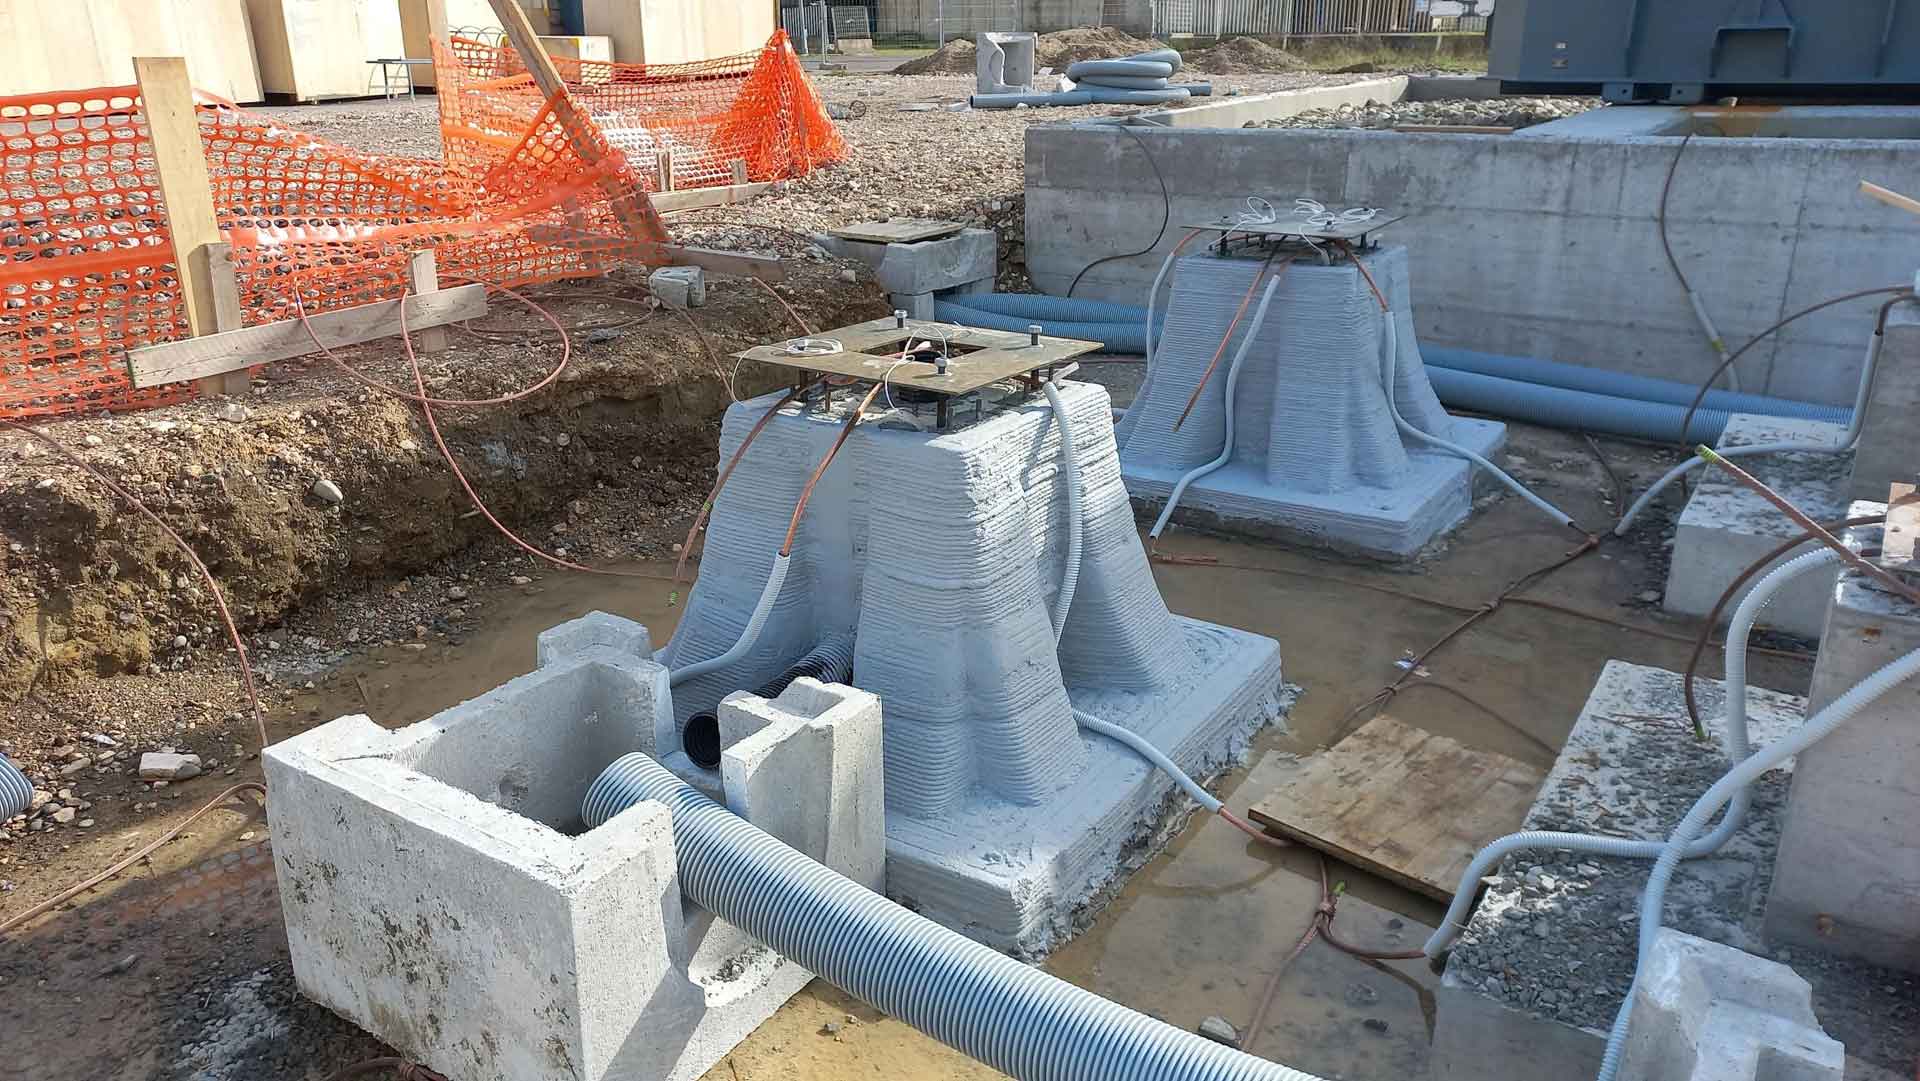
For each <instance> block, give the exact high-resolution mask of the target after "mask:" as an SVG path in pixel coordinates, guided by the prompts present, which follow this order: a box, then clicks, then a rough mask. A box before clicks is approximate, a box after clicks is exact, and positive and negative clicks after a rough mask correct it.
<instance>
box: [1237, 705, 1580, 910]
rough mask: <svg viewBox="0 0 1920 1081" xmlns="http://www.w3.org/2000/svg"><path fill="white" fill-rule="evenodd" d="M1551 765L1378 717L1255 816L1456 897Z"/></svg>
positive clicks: (1397, 878)
mask: <svg viewBox="0 0 1920 1081" xmlns="http://www.w3.org/2000/svg"><path fill="white" fill-rule="evenodd" d="M1545 779H1546V771H1545V770H1543V769H1540V768H1538V767H1535V766H1530V765H1527V764H1526V763H1525V762H1519V761H1515V760H1514V759H1511V758H1508V757H1507V756H1505V755H1501V754H1495V753H1493V752H1491V751H1479V750H1475V749H1473V748H1471V747H1468V746H1466V745H1465V744H1463V743H1460V742H1458V741H1456V740H1451V739H1448V738H1446V737H1445V736H1436V735H1434V734H1433V733H1431V732H1426V731H1422V730H1421V729H1418V728H1414V727H1411V726H1409V725H1405V724H1402V723H1400V722H1399V721H1396V720H1394V719H1393V718H1392V717H1389V716H1386V715H1384V714H1383V715H1381V716H1379V717H1375V718H1374V719H1373V720H1371V721H1368V722H1367V723H1366V724H1364V725H1361V726H1360V729H1359V730H1358V731H1356V732H1354V733H1353V735H1351V736H1348V737H1347V738H1346V739H1343V740H1341V741H1340V742H1339V743H1338V744H1337V745H1335V746H1334V747H1333V748H1332V749H1330V750H1326V751H1322V752H1321V753H1320V754H1318V755H1315V756H1314V757H1313V758H1310V759H1307V760H1306V761H1304V762H1303V763H1301V766H1300V771H1299V774H1298V775H1297V776H1296V777H1295V778H1294V780H1293V781H1292V782H1290V783H1289V784H1287V785H1286V786H1285V787H1283V788H1281V789H1278V790H1276V791H1274V792H1272V793H1271V794H1269V795H1268V796H1267V797H1266V798H1265V799H1262V800H1261V801H1260V802H1258V803H1256V804H1254V805H1253V808H1252V810H1251V812H1250V813H1251V815H1252V818H1253V820H1254V821H1255V822H1258V823H1260V824H1261V825H1263V826H1266V827H1268V828H1269V829H1271V830H1273V831H1274V832H1276V833H1279V834H1282V835H1283V836H1286V837H1288V838H1291V839H1293V840H1295V841H1299V842H1301V843H1303V844H1307V845H1311V846H1312V847H1314V848H1317V849H1320V850H1321V851H1323V852H1325V853H1327V854H1328V855H1330V856H1335V857H1337V858H1339V859H1342V860H1345V861H1346V862H1348V863H1351V864H1353V865H1354V866H1355V867H1360V868H1363V869H1365V870H1368V871H1372V872H1373V873H1375V874H1377V875H1380V876H1381V877H1383V878H1386V879H1387V880H1389V881H1391V882H1394V883H1396V884H1398V885H1401V886H1405V887H1406V888H1407V889H1410V890H1413V891H1414V892H1416V893H1422V894H1425V895H1427V896H1428V897H1433V898H1437V899H1439V900H1442V901H1446V900H1450V899H1452V897H1453V891H1454V888H1455V887H1457V886H1458V885H1459V884H1460V876H1461V875H1462V874H1464V873H1466V869H1467V864H1468V863H1470V862H1471V861H1472V860H1473V854H1474V853H1475V852H1478V851H1479V850H1480V849H1481V848H1482V847H1484V846H1485V845H1486V844H1487V842H1489V841H1492V840H1493V839H1495V838H1497V837H1501V836H1504V835H1506V834H1509V833H1512V832H1514V831H1515V830H1517V829H1519V828H1520V824H1521V822H1522V821H1523V820H1525V818H1526V816H1527V809H1528V808H1529V807H1531V806H1532V805H1533V797H1534V795H1535V794H1536V793H1537V792H1539V790H1540V784H1541V782H1542V781H1544V780H1545Z"/></svg>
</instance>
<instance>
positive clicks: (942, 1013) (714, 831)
mask: <svg viewBox="0 0 1920 1081" xmlns="http://www.w3.org/2000/svg"><path fill="white" fill-rule="evenodd" d="M642 800H655V801H657V802H659V803H660V804H662V805H664V806H665V807H666V808H667V810H668V811H669V812H670V813H671V814H672V816H673V844H674V851H675V854H676V856H677V857H678V859H679V864H680V887H681V889H683V890H684V891H685V892H686V895H687V896H688V897H690V898H692V900H693V901H694V903H696V904H698V905H700V906H701V907H703V908H705V909H707V910H708V911H711V912H712V913H714V914H715V915H716V916H719V917H720V918H721V919H724V920H726V921H728V922H729V923H732V924H734V925H735V926H737V927H739V928H740V929H742V930H744V931H745V932H747V933H748V934H749V935H752V936H753V937H754V938H756V939H759V940H760V941H761V942H764V943H766V945H767V946H769V947H771V948H772V949H773V950H775V951H777V952H778V953H779V954H780V955H781V956H783V957H786V958H787V959H789V960H791V961H792V962H793V963H795V964H797V965H799V966H800V967H802V968H806V969H811V970H812V971H814V972H816V973H818V974H820V976H822V977H823V978H825V979H826V981H827V982H828V983H831V984H833V985H834V986H836V987H839V988H840V989H842V990H844V991H846V992H848V993H849V994H852V995H854V996H856V997H858V998H860V999H862V1000H863V1001H865V1002H867V1003H869V1004H871V1005H872V1006H874V1007H875V1008H876V1009H878V1010H880V1011H881V1012H882V1013H885V1014H888V1015H890V1016H892V1017H897V1018H899V1019H900V1020H902V1021H905V1022H906V1023H907V1024H909V1025H912V1026H913V1027H914V1028H917V1029H919V1030H920V1031H921V1032H924V1033H926V1034H927V1035H929V1036H932V1037H933V1038H934V1039H937V1040H939V1041H941V1042H942V1043H945V1044H947V1045H948V1046H950V1047H953V1048H956V1049H958V1050H960V1051H962V1052H964V1053H966V1054H968V1055H971V1056H973V1057H974V1058H976V1059H979V1060H980V1061H981V1062H984V1063H986V1064H987V1065H988V1066H991V1067H993V1068H994V1069H996V1070H1000V1071H1002V1072H1004V1073H1007V1074H1010V1075H1012V1076H1013V1077H1016V1078H1020V1079H1021V1081H1136V1079H1137V1081H1317V1079H1316V1078H1314V1077H1312V1075H1310V1074H1305V1073H1301V1072H1300V1071H1298V1070H1294V1069H1289V1068H1288V1067H1285V1066H1281V1065H1277V1064H1275V1063H1272V1062H1268V1061H1266V1060H1264V1059H1259V1058H1255V1057H1253V1056H1252V1055H1248V1054H1245V1053H1243V1052H1240V1051H1235V1050H1233V1049H1232V1048H1229V1047H1226V1046H1223V1045H1221V1044H1217V1043H1214V1042H1213V1041H1211V1040H1206V1039H1202V1038H1201V1037H1199V1036H1196V1035H1194V1034H1192V1033H1190V1032H1183V1031H1181V1030H1180V1029H1177V1028H1174V1027H1173V1026H1172V1025H1168V1024H1166V1023H1164V1022H1161V1021H1156V1020H1154V1019H1153V1018H1151V1017H1147V1016H1145V1015H1143V1014H1138V1013H1135V1012H1134V1011H1132V1010H1129V1009H1127V1008H1126V1007H1124V1006H1121V1005H1119V1004H1118V1003H1115V1002H1110V1001H1108V1000H1107V999H1104V998H1101V997H1100V996H1098V995H1096V994H1094V993H1093V992H1091V991H1087V990H1084V989H1082V988H1079V987H1075V986H1074V985H1072V984H1070V983H1067V982H1066V981H1064V980H1061V979H1059V978H1057V977H1054V976H1051V975H1048V974H1047V973H1045V972H1043V971H1041V970H1040V969H1037V968H1033V967H1030V966H1028V965H1024V964H1021V963H1020V962H1019V961H1016V960H1014V959H1013V958H1011V957H1008V956H1006V955H1005V954H1002V953H999V952H996V951H994V950H991V949H988V948H987V947H986V946H983V945H981V944H980V943H978V942H975V941H973V940H972V939H969V938H967V937H965V936H963V935H960V934H958V933H956V932H954V931H949V930H947V929H946V928H945V927H942V926H940V925H939V924H937V923H934V922H933V921H932V920H929V919H927V918H926V917H924V916H920V915H918V914H916V913H914V912H912V911H911V910H909V909H906V908H903V907H901V906H900V905H897V904H895V903H894V902H892V901H890V900H888V899H887V898H885V897H883V896H881V895H880V894H877V893H874V892H873V891H871V890H869V889H867V888H866V887H865V886H862V885H860V884H859V883H857V882H854V881H852V880H851V879H848V878H844V877H842V876H841V875H839V874H837V873H835V872H834V871H832V870H829V869H828V868H826V867H823V866H821V865H820V864H818V863H816V862H814V861H813V860H811V859H808V858H807V857H806V856H803V855H801V854H800V853H799V852H796V851H794V850H793V849H791V848H789V847H787V846H786V845H784V844H782V843H781V842H780V841H778V840H776V839H775V838H773V837H770V836H768V835H767V834H766V833H763V832H762V831H760V830H759V829H757V828H755V827H754V826H753V825H752V824H751V823H749V822H747V821H746V820H745V819H743V818H740V817H739V816H737V815H735V814H733V813H732V812H731V811H728V810H727V809H726V808H724V807H722V806H720V805H719V804H717V803H715V802H713V801H712V800H710V799H708V798H707V797H706V796H704V795H701V794H700V793H699V792H698V791H696V790H694V789H693V788H692V787H691V786H689V785H687V784H686V783H685V782H683V781H681V780H680V779H679V778H677V777H675V776H674V775H673V774H671V773H669V772H667V771H666V770H665V769H663V768H661V766H660V765H659V764H658V763H656V762H654V761H653V760H652V759H650V758H648V757H646V756H645V755H641V754H630V755H627V756H625V757H624V758H621V759H620V760H619V761H617V762H615V763H614V764H613V765H612V766H609V767H608V768H607V771H606V772H605V773H603V774H601V775H600V778H599V779H598V780H596V781H595V782H594V783H593V787H592V788H591V789H590V790H588V792H587V798H586V800H585V802H584V804H583V805H582V807H581V815H582V817H584V818H585V819H586V823H587V825H588V827H589V828H592V827H595V826H598V825H600V824H601V823H603V822H605V821H607V820H608V819H610V818H612V817H613V816H614V815H616V814H618V813H619V812H620V811H622V810H624V809H626V808H627V807H630V806H632V805H633V804H635V803H638V802H640V801H642Z"/></svg>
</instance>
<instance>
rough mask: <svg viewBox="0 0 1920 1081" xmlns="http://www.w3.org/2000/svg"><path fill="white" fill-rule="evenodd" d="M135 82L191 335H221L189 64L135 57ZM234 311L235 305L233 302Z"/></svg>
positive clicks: (214, 232) (212, 221) (213, 236)
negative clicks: (150, 143) (212, 275)
mask: <svg viewBox="0 0 1920 1081" xmlns="http://www.w3.org/2000/svg"><path fill="white" fill-rule="evenodd" d="M133 72H134V78H135V79H136V80H138V81H139V83H140V112H141V115H142V116H143V117H144V118H145V119H146V122H147V137H148V139H149V140H150V141H151V142H152V144H153V166H154V171H155V172H157V173H158V174H159V175H160V199H161V201H162V203H163V204H164V205H165V207H166V212H167V236H168V238H169V239H171V240H172V241H173V260H174V265H175V266H176V267H178V268H179V271H178V272H179V275H180V291H181V293H182V295H183V296H184V297H185V299H186V304H187V327H188V329H189V330H191V331H192V332H193V333H194V334H195V335H200V334H212V333H214V332H215V331H217V330H219V329H220V327H219V325H218V321H217V316H216V313H215V304H216V301H215V295H214V287H213V281H212V277H211V275H210V273H209V267H208V262H207V252H206V250H205V248H206V245H208V244H218V243H220V223H219V220H218V219H217V218H216V217H215V216H214V211H213V188H212V186H211V185H210V184H209V182H208V180H207V156H206V152H205V151H204V150H203V149H202V148H201V145H200V120H199V118H198V117H197V116H195V114H194V108H193V82H192V80H190V79H189V78H188V77H187V62H186V61H185V60H183V59H181V58H180V57H177V56H138V57H135V58H134V60H133ZM235 309H236V311H237V309H238V304H237V302H236V304H235Z"/></svg>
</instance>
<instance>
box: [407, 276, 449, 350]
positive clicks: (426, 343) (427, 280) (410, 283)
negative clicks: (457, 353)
mask: <svg viewBox="0 0 1920 1081" xmlns="http://www.w3.org/2000/svg"><path fill="white" fill-rule="evenodd" d="M407 288H408V289H410V290H412V291H413V295H414V296H417V297H418V296H426V295H427V294H428V293H437V292H439V291H440V272H439V271H438V270H437V269H436V268H435V266H434V262H433V253H432V252H430V251H417V252H414V253H413V254H412V255H409V256H407ZM419 341H420V346H419V350H420V352H422V353H439V352H444V351H445V350H446V348H447V332H446V331H444V330H441V329H440V328H438V327H429V328H428V329H426V330H423V331H421V332H420V338H419Z"/></svg>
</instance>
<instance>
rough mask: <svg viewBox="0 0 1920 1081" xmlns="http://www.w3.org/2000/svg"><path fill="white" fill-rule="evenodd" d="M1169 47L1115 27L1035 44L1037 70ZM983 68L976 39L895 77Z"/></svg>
mask: <svg viewBox="0 0 1920 1081" xmlns="http://www.w3.org/2000/svg"><path fill="white" fill-rule="evenodd" d="M1166 47H1167V46H1166V45H1165V44H1163V43H1161V42H1158V41H1155V40H1153V39H1151V38H1137V37H1134V36H1133V35H1131V34H1128V33H1127V32H1126V31H1124V30H1120V29H1118V28H1116V27H1111V26H1095V27H1078V28H1075V29H1072V30H1060V31H1056V32H1055V33H1051V34H1041V35H1040V36H1039V38H1037V39H1036V40H1035V41H1034V47H1033V57H1034V59H1033V62H1034V67H1035V69H1036V70H1037V69H1039V68H1052V69H1053V70H1054V71H1055V72H1060V71H1064V70H1066V67H1067V65H1069V64H1072V63H1075V62H1077V61H1081V60H1111V59H1113V58H1115V57H1121V56H1132V55H1134V54H1135V53H1144V52H1150V51H1152V50H1154V49H1164V48H1166ZM978 66H979V61H978V58H977V57H976V56H975V55H974V45H973V39H971V38H955V39H953V40H952V41H949V42H947V43H946V45H944V46H942V47H941V48H940V49H939V50H938V51H936V52H934V53H932V54H930V55H927V56H921V57H916V58H915V59H912V60H909V61H907V62H906V63H904V64H902V65H900V66H899V67H897V68H894V69H893V73H894V74H895V75H969V76H971V75H973V74H974V73H975V70H976V68H977V67H978Z"/></svg>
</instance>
